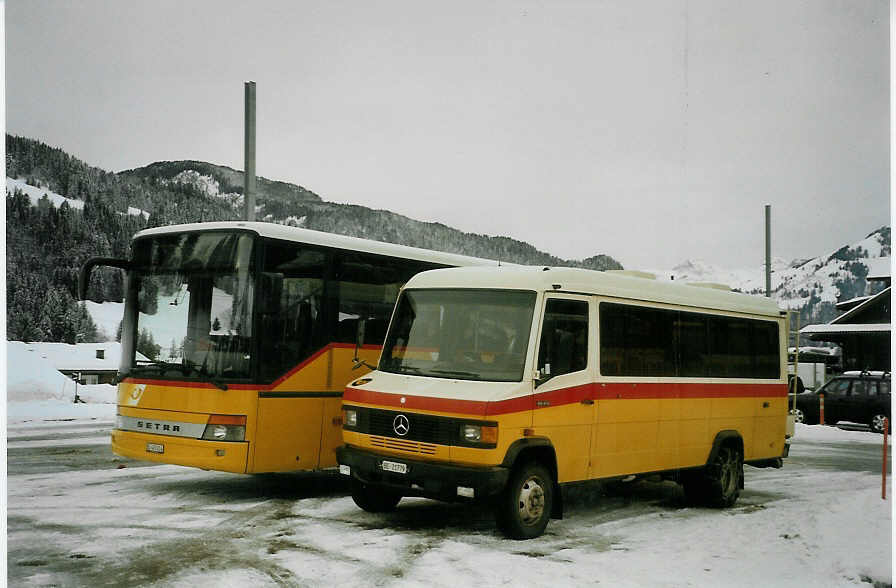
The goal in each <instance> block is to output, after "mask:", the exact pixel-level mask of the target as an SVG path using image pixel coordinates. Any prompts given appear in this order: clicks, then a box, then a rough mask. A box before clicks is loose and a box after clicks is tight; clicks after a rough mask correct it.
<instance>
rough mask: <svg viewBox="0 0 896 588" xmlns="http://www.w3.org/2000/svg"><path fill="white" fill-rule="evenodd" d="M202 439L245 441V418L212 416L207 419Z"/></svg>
mask: <svg viewBox="0 0 896 588" xmlns="http://www.w3.org/2000/svg"><path fill="white" fill-rule="evenodd" d="M202 438H203V439H205V440H206V441H245V439H246V416H245V415H231V414H213V415H210V416H209V417H208V423H206V425H205V431H204V432H203V433H202Z"/></svg>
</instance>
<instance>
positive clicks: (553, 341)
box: [538, 298, 588, 383]
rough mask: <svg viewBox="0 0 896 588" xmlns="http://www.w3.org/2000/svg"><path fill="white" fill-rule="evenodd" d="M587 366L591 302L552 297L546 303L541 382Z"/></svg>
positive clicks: (540, 347)
mask: <svg viewBox="0 0 896 588" xmlns="http://www.w3.org/2000/svg"><path fill="white" fill-rule="evenodd" d="M587 364H588V303H587V302H585V301H581V300H564V299H560V298H551V299H549V300H548V301H547V303H546V304H545V310H544V324H543V326H542V329H541V343H540V344H539V348H538V369H539V370H540V371H541V382H542V383H543V382H545V381H547V380H548V379H550V378H553V377H554V376H559V375H562V374H568V373H572V372H577V371H580V370H583V369H585V366H586V365H587Z"/></svg>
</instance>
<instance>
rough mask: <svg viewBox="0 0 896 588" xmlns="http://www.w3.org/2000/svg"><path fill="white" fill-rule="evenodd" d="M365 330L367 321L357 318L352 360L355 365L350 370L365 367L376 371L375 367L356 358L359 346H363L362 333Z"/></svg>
mask: <svg viewBox="0 0 896 588" xmlns="http://www.w3.org/2000/svg"><path fill="white" fill-rule="evenodd" d="M366 328H367V319H364V318H359V319H358V333H357V336H356V337H355V356H354V357H353V358H352V361H353V362H354V363H355V365H353V366H352V370H356V369H358V368H360V367H366V368H369V369H371V370H375V369H376V366H375V365H370V364H369V363H367V362H366V361H364V360H363V359H361V358H359V357H358V350H360V349H361V345H363V344H364V331H365V330H366Z"/></svg>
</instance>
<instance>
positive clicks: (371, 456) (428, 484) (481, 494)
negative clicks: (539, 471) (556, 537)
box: [336, 445, 510, 502]
mask: <svg viewBox="0 0 896 588" xmlns="http://www.w3.org/2000/svg"><path fill="white" fill-rule="evenodd" d="M336 459H337V461H338V462H339V471H340V472H341V473H342V474H345V475H350V476H351V477H352V478H354V479H355V480H358V481H359V482H361V483H363V484H368V485H371V486H380V487H383V488H389V489H391V490H396V491H398V492H400V493H401V494H402V495H403V496H424V497H426V498H434V499H436V500H444V501H447V502H451V501H456V500H464V499H471V498H487V497H489V496H494V495H495V494H497V493H499V492H500V491H501V490H502V489H503V488H504V486H506V485H507V478H508V477H509V475H510V470H508V469H507V468H505V467H502V466H483V467H472V466H457V465H448V464H442V463H432V462H427V461H417V460H410V459H405V458H404V457H397V456H384V455H380V454H378V453H374V452H372V451H365V450H363V449H358V448H356V447H351V446H349V445H343V446H342V447H339V448H337V449H336ZM383 462H386V467H392V468H394V469H399V470H400V469H402V468H401V465H404V467H405V469H406V471H405V473H399V472H395V471H387V470H386V469H384V465H383ZM393 464H398V467H396V466H395V465H393Z"/></svg>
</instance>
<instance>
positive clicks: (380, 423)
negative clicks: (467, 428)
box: [366, 410, 459, 445]
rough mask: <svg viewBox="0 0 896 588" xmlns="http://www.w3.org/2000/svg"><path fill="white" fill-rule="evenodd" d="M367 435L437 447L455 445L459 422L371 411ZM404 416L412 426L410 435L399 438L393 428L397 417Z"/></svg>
mask: <svg viewBox="0 0 896 588" xmlns="http://www.w3.org/2000/svg"><path fill="white" fill-rule="evenodd" d="M367 414H368V418H369V419H370V420H369V421H368V429H367V431H366V432H367V433H369V434H371V435H379V436H382V437H388V438H391V439H395V440H396V441H420V442H422V443H435V444H436V445H454V443H453V442H454V440H455V439H457V436H458V433H457V431H458V427H459V425H458V424H457V421H456V420H454V419H451V418H445V417H437V416H431V415H425V414H419V413H399V412H393V411H390V410H370V411H369V412H368V413H367ZM399 414H404V415H405V416H407V418H408V423H409V425H410V428H409V431H408V434H407V436H406V437H404V438H398V436H397V435H396V433H395V430H394V428H393V423H394V421H395V417H397V416H398V415H399Z"/></svg>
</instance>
